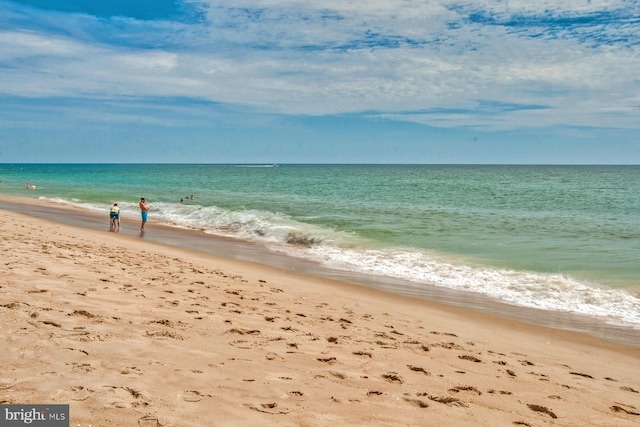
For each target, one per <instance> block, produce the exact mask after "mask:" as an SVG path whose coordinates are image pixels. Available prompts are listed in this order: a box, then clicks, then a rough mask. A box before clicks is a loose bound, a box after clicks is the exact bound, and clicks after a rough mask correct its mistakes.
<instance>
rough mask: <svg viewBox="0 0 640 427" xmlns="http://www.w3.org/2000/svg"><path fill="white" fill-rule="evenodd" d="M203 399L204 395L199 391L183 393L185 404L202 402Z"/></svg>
mask: <svg viewBox="0 0 640 427" xmlns="http://www.w3.org/2000/svg"><path fill="white" fill-rule="evenodd" d="M203 397H204V394H202V393H200V392H199V391H197V390H186V391H183V392H182V400H184V401H185V402H194V403H195V402H200V401H201V400H202V398H203Z"/></svg>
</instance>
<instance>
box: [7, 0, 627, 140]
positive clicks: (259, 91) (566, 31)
mask: <svg viewBox="0 0 640 427" xmlns="http://www.w3.org/2000/svg"><path fill="white" fill-rule="evenodd" d="M194 3H197V4H201V5H203V4H207V5H208V9H207V15H206V17H207V19H206V20H205V22H204V23H194V24H186V23H171V22H165V23H157V22H152V23H145V22H140V21H133V20H121V19H120V20H117V21H113V22H112V23H111V24H110V23H108V22H107V23H105V22H102V21H98V20H94V19H92V18H91V17H88V16H86V17H82V16H81V17H78V16H74V17H73V18H72V20H71V21H70V23H69V24H68V25H69V27H72V28H73V31H66V32H65V31H62V30H61V29H64V27H65V23H64V22H62V21H60V18H61V17H60V15H56V18H57V19H58V21H55V22H58V23H57V24H55V25H53V24H50V25H47V26H41V27H33V26H31V27H29V28H9V29H5V30H4V31H3V32H2V33H0V61H1V62H2V64H3V67H2V69H1V70H0V92H2V93H4V94H11V95H15V96H30V97H51V96H59V97H78V96H79V97H99V98H105V99H107V98H111V97H116V98H117V97H121V96H132V97H141V98H144V97H184V98H196V99H203V100H208V101H215V102H222V103H229V104H234V105H240V106H246V107H247V108H251V109H258V110H261V111H265V112H272V113H283V114H309V115H322V114H345V113H361V112H369V111H373V112H375V114H378V115H379V116H380V117H386V118H390V119H396V120H409V121H417V122H420V123H425V124H429V125H434V126H444V127H450V126H451V127H453V126H477V127H489V128H493V129H509V128H516V127H538V126H552V125H561V124H565V125H587V126H609V125H611V124H612V123H613V124H615V126H619V127H623V128H640V120H638V119H637V116H638V115H637V112H638V105H639V104H640V86H639V83H638V80H637V77H636V74H637V70H638V69H640V54H639V53H640V44H638V43H636V44H634V43H630V42H629V41H628V37H629V34H632V33H633V32H634V31H636V32H637V30H638V28H637V26H638V24H637V22H636V23H635V24H634V23H633V22H631V23H627V24H624V25H619V23H616V22H613V23H611V22H606V21H603V22H600V23H598V22H596V21H595V20H596V19H597V17H595V18H593V19H594V22H593V25H591V24H589V22H588V20H587V21H585V22H583V21H580V25H579V26H578V27H574V26H572V25H567V23H566V22H565V21H558V22H555V21H554V19H555V18H556V17H563V18H566V17H571V16H580V15H581V14H591V15H593V14H598V13H610V12H616V13H618V12H620V11H621V10H622V11H623V12H624V11H626V13H627V14H631V12H630V10H631V9H632V8H635V10H637V8H638V6H637V3H635V2H630V1H624V0H610V1H606V0H599V1H598V0H592V1H586V0H584V1H582V0H566V1H563V2H557V1H539V2H532V1H525V0H508V1H507V0H504V1H498V0H496V1H489V2H482V3H476V2H461V1H453V0H441V1H429V2H425V1H411V0H373V1H372V0H369V1H364V0H357V1H356V0H351V1H344V0H328V1H323V2H307V1H285V0H282V1H279V0H260V1H258V0H234V1H231V0H228V1H212V0H211V1H208V2H205V1H198V2H194ZM25 13H27V12H25ZM471 13H476V14H477V15H473V16H472V15H470V14H471ZM43 14H44V13H43ZM478 14H479V15H478ZM45 15H46V14H45ZM12 16H13V15H12ZM523 16H524V17H530V18H531V19H532V22H534V24H532V25H528V24H527V21H526V19H525V20H523V18H522V17H523ZM514 17H517V18H518V19H519V21H517V25H516V24H510V25H503V24H504V22H507V21H509V20H510V19H512V18H514ZM541 17H542V18H544V19H541ZM14 18H15V17H14ZM40 18H41V19H45V18H42V17H40ZM534 18H539V19H534ZM7 19H9V18H5V22H7V21H6V20H7ZM20 22H25V20H24V19H23V20H20V19H13V20H10V22H9V25H8V26H9V27H10V26H11V24H12V23H20ZM51 22H53V21H51ZM110 25H112V26H111V27H110ZM4 26H5V27H6V26H7V24H4ZM94 26H98V27H99V29H98V30H96V33H95V34H92V32H91V29H92V28H94ZM585 26H586V27H587V28H585ZM0 28H1V27H0ZM107 30H108V31H113V34H104V33H103V32H104V31H107ZM128 30H130V31H135V32H136V34H141V33H144V40H145V43H146V44H143V42H142V41H138V40H128V39H127V38H126V37H125V35H126V32H127V31H128ZM98 32H99V33H98ZM620 34H621V35H622V37H619V38H620V39H621V40H622V41H619V42H616V41H615V40H617V38H616V36H617V35H620ZM111 36H112V37H111ZM636 37H637V36H636ZM625 38H626V41H625ZM111 39H115V40H119V43H118V44H113V43H112V42H111V41H110V40H111ZM636 40H637V39H636ZM154 41H155V42H154ZM483 101H492V102H495V103H503V104H522V105H523V109H520V110H519V109H517V108H514V109H513V110H509V111H502V110H499V109H498V110H495V111H487V110H481V109H478V105H479V104H480V103H481V102H483ZM529 105H536V106H545V107H547V108H538V109H536V108H533V109H530V108H527V106H529ZM458 110H464V111H465V112H464V113H461V112H460V111H458ZM448 111H449V112H448ZM407 112H417V113H415V114H405V113H407ZM420 112H423V113H421V114H420ZM613 113H615V114H613Z"/></svg>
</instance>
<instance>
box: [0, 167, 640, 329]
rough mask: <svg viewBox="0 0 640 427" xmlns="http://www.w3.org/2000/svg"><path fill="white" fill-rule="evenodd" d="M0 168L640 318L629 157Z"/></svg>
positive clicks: (448, 281) (368, 264)
mask: <svg viewBox="0 0 640 427" xmlns="http://www.w3.org/2000/svg"><path fill="white" fill-rule="evenodd" d="M0 180H2V182H1V183H0V194H6V195H18V196H22V197H33V198H46V199H55V200H59V201H60V202H62V203H68V204H75V205H79V206H82V207H84V208H86V209H91V210H99V211H103V212H107V211H108V207H109V206H110V205H111V204H112V203H114V202H117V203H118V204H119V205H120V206H121V208H122V211H123V215H128V216H136V217H137V215H138V209H137V203H138V201H139V199H140V197H146V198H147V199H148V200H149V201H150V203H151V212H150V215H151V218H152V219H153V220H155V221H161V222H163V223H166V224H169V225H173V226H177V227H186V228H194V229H201V230H204V231H205V232H207V233H211V234H216V235H224V236H229V237H233V238H236V239H241V240H252V241H259V242H262V243H264V244H266V245H267V246H268V247H269V248H270V249H271V250H273V251H277V252H285V253H287V254H290V255H293V256H296V257H301V258H306V259H311V260H314V261H318V262H320V263H322V264H323V265H325V266H327V267H331V268H335V269H341V270H346V271H354V272H359V273H366V274H371V275H382V276H389V277H396V278H401V279H405V280H408V281H410V282H411V283H412V284H414V286H420V285H421V284H429V285H435V286H440V287H443V288H451V289H456V290H461V291H468V292H476V293H480V294H483V295H486V296H488V297H491V298H495V299H497V300H500V301H504V302H507V303H509V304H514V305H520V306H524V307H534V308H539V309H543V310H553V311H566V312H571V313H576V314H581V315H586V316H592V317H597V318H601V319H604V320H605V321H607V322H610V323H615V324H619V325H625V326H629V327H632V328H639V329H640V167H638V166H437V165H44V164H25V165H11V164H0ZM27 182H28V183H32V184H35V185H36V189H35V190H28V189H26V188H25V184H26V183H27ZM192 194H193V195H194V197H195V198H194V200H191V199H190V196H191V195H192ZM181 199H184V200H183V201H182V202H181Z"/></svg>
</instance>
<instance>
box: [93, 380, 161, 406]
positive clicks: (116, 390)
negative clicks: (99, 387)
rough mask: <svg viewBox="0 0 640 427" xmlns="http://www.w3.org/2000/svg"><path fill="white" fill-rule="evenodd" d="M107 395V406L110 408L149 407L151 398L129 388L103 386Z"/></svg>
mask: <svg viewBox="0 0 640 427" xmlns="http://www.w3.org/2000/svg"><path fill="white" fill-rule="evenodd" d="M103 390H104V393H105V394H106V399H105V400H106V401H105V405H104V406H106V407H108V408H139V407H145V406H148V405H149V404H150V403H151V398H150V397H149V396H147V395H146V394H144V393H142V392H140V391H138V390H134V389H132V388H129V387H116V386H110V385H105V386H103Z"/></svg>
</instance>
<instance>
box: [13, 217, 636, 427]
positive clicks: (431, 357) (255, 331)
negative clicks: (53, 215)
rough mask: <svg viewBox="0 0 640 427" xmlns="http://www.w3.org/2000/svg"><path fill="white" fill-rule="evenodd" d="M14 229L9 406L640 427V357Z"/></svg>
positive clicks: (83, 234)
mask: <svg viewBox="0 0 640 427" xmlns="http://www.w3.org/2000/svg"><path fill="white" fill-rule="evenodd" d="M0 225H1V228H2V230H3V232H2V240H1V244H0V245H1V252H2V261H1V265H2V276H1V277H0V319H1V322H2V328H1V330H0V342H1V343H2V349H3V351H2V352H1V353H0V354H1V356H0V366H1V368H0V403H3V404H14V403H15V404H17V403H33V404H38V403H60V404H69V405H70V412H71V420H70V425H72V426H76V425H80V426H83V427H84V426H87V425H91V426H93V427H97V426H141V427H150V426H154V427H155V426H166V427H169V426H175V427H177V426H309V427H311V426H347V425H354V426H355V425H363V426H364V425H366V426H425V425H428V426H440V425H465V426H466V425H468V426H513V425H516V426H542V425H555V426H586V425H589V426H637V425H638V423H640V349H638V348H633V347H628V346H623V345H620V344H616V343H612V342H607V341H604V340H601V339H596V338H593V337H589V336H585V335H581V334H577V333H570V332H564V331H558V330H555V329H550V328H544V327H536V326H531V325H526V324H523V323H518V322H515V321H510V320H505V319H502V318H499V317H493V316H490V315H487V314H481V313H476V312H474V311H471V310H464V309H461V308H453V307H449V306H446V305H441V304H436V303H430V302H427V301H421V300H416V299H411V298H405V297H401V296H396V295H392V294H388V293H384V292H380V291H375V290H372V289H367V288H364V287H359V286H355V285H350V284H347V283H341V282H338V281H333V280H329V279H323V278H318V277H313V276H308V275H303V274H300V273H295V272H290V271H285V270H279V269H276V268H271V267H266V266H264V265H258V264H252V263H248V262H242V261H237V260H233V259H228V258H224V257H217V256H213V255H210V254H205V253H202V252H197V251H189V250H185V249H180V248H176V247H172V246H167V245H161V244H156V243H153V242H149V241H147V240H144V239H141V238H139V237H136V236H134V235H127V234H125V233H110V232H108V231H106V230H104V231H96V230H92V229H88V228H83V227H77V226H72V225H68V224H61V223H58V222H53V221H49V220H45V219H41V218H36V217H33V216H30V215H26V214H21V213H16V212H11V211H6V210H3V211H2V216H1V217H0ZM125 226H126V224H125ZM147 228H148V230H147V233H153V223H150V225H149V226H148V227H147Z"/></svg>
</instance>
